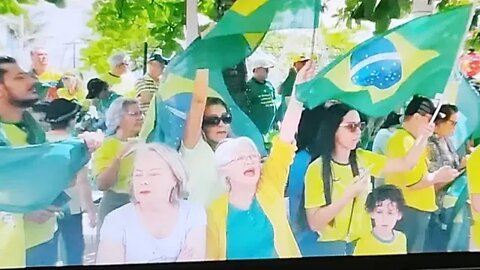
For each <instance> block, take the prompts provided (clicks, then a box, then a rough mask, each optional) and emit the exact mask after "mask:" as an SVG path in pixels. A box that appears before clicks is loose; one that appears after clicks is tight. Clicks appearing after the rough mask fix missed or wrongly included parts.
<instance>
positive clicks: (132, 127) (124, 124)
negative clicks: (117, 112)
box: [119, 104, 143, 134]
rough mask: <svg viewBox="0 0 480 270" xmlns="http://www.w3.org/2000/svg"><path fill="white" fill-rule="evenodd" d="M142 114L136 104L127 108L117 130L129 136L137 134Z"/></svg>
mask: <svg viewBox="0 0 480 270" xmlns="http://www.w3.org/2000/svg"><path fill="white" fill-rule="evenodd" d="M142 125H143V114H142V111H141V110H140V106H139V105H138V104H130V105H128V106H127V108H126V110H125V113H124V115H123V118H122V121H121V122H120V126H119V128H120V129H122V130H124V131H126V132H127V133H129V134H138V133H139V132H140V130H141V129H142Z"/></svg>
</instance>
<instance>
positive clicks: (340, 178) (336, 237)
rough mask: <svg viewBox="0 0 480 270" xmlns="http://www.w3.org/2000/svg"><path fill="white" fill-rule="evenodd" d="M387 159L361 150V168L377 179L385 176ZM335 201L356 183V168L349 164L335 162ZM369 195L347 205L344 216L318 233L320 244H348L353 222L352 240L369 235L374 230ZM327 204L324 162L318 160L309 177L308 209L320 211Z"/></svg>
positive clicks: (314, 163)
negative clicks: (368, 211)
mask: <svg viewBox="0 0 480 270" xmlns="http://www.w3.org/2000/svg"><path fill="white" fill-rule="evenodd" d="M386 161H387V160H386V158H385V157H384V156H382V155H379V154H376V153H373V152H370V151H366V150H363V149H358V150H357V162H358V167H359V169H360V170H361V169H362V168H363V169H367V168H368V169H370V170H371V173H372V175H373V176H375V177H381V175H382V171H383V168H384V167H385V164H386ZM332 180H333V188H332V202H334V201H336V200H339V199H340V198H341V197H342V196H343V195H344V193H345V190H346V189H347V188H348V187H349V186H350V185H351V184H353V180H354V177H353V174H352V169H351V167H350V166H349V165H341V164H338V163H335V162H333V161H332ZM367 195H368V194H363V195H360V196H358V197H357V199H356V200H355V205H354V206H353V207H354V209H353V214H352V215H351V212H352V205H353V201H352V203H350V204H348V205H347V206H345V207H344V208H343V209H342V210H341V211H340V213H338V215H337V216H336V217H335V219H334V220H333V222H332V223H330V224H328V225H327V227H326V228H325V229H324V230H322V231H321V232H318V234H319V236H320V237H319V241H322V242H330V241H344V240H347V234H348V225H349V223H350V219H351V220H352V222H351V228H350V240H352V241H353V240H356V239H358V238H359V237H361V236H362V235H364V234H367V233H369V232H370V231H371V229H372V224H371V221H370V216H369V214H368V213H367V210H366V209H365V202H366V199H367ZM325 205H326V201H325V193H324V189H323V178H322V159H321V158H318V159H316V160H315V161H314V162H313V163H311V164H310V166H309V167H308V169H307V173H306V176H305V208H306V209H311V208H318V207H323V206H325Z"/></svg>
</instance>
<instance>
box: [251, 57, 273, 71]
mask: <svg viewBox="0 0 480 270" xmlns="http://www.w3.org/2000/svg"><path fill="white" fill-rule="evenodd" d="M252 67H253V69H256V68H273V64H272V63H271V62H270V61H268V60H265V59H256V60H255V61H253V64H252Z"/></svg>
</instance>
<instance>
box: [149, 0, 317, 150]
mask: <svg viewBox="0 0 480 270" xmlns="http://www.w3.org/2000/svg"><path fill="white" fill-rule="evenodd" d="M319 12H320V1H319V0H281V1H279V0H238V1H236V2H235V4H234V5H233V6H232V7H231V8H230V10H229V11H228V12H227V13H226V14H225V16H224V17H223V18H222V19H221V20H220V21H219V22H218V23H217V24H216V26H214V28H213V29H212V30H211V31H210V32H209V33H208V34H206V35H205V36H204V37H203V38H198V39H197V40H195V41H194V42H193V43H192V44H191V45H190V46H189V47H188V48H187V49H186V50H185V51H184V52H182V53H180V54H179V55H177V56H176V57H174V58H173V59H172V61H171V62H170V63H169V65H168V67H167V70H166V73H165V75H164V77H163V79H162V83H161V85H160V88H159V90H158V92H157V94H156V96H155V99H153V100H152V103H153V104H151V106H150V109H149V111H148V112H147V116H146V119H145V124H144V127H143V130H142V132H141V135H140V136H141V137H142V138H145V139H147V141H155V142H163V143H166V144H168V145H171V146H172V147H174V148H177V147H178V146H179V144H180V141H181V139H182V136H183V127H184V124H185V119H186V115H187V113H188V111H189V110H190V103H191V99H192V91H193V82H194V79H195V74H196V70H197V69H203V68H206V69H209V70H210V74H209V96H211V97H219V98H221V99H223V101H225V103H226V104H227V105H228V106H229V108H230V111H231V112H232V115H233V122H232V125H231V127H232V131H233V133H234V135H236V136H248V137H250V138H251V139H253V140H254V142H255V143H256V145H257V147H258V149H259V150H260V151H261V152H262V153H265V146H264V144H263V137H262V135H261V134H260V132H259V131H258V129H257V128H256V126H255V124H253V122H252V121H251V120H250V119H249V118H248V117H247V116H246V115H245V114H244V113H243V112H242V111H241V110H240V108H239V107H238V106H237V104H236V103H235V102H234V101H233V99H232V97H231V96H230V94H229V92H228V90H227V86H226V85H225V82H224V80H223V76H222V70H224V69H225V68H228V67H232V66H235V65H236V64H238V63H239V62H241V61H242V60H243V59H245V58H247V57H248V56H250V55H251V54H252V53H253V52H254V51H255V49H256V48H257V47H258V46H259V45H260V43H261V42H262V40H263V38H264V37H265V35H266V33H267V32H269V31H272V30H279V29H292V28H313V27H317V26H318V16H319Z"/></svg>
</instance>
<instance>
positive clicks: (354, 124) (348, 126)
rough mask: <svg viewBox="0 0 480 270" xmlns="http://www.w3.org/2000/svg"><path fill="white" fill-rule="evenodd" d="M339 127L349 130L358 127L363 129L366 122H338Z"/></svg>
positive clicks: (351, 130)
mask: <svg viewBox="0 0 480 270" xmlns="http://www.w3.org/2000/svg"><path fill="white" fill-rule="evenodd" d="M340 126H341V127H344V128H347V129H348V130H349V131H350V132H355V131H357V129H360V131H363V130H364V129H365V127H366V126H367V124H366V123H365V122H359V123H344V124H340Z"/></svg>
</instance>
